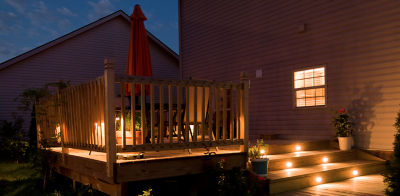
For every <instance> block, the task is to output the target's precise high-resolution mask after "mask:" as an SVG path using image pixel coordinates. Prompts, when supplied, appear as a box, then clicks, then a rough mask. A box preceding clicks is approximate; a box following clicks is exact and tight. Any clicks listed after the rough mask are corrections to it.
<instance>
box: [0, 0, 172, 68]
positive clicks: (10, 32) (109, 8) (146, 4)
mask: <svg viewBox="0 0 400 196" xmlns="http://www.w3.org/2000/svg"><path fill="white" fill-rule="evenodd" d="M135 4H139V5H140V6H141V8H142V10H143V12H144V13H145V15H146V17H147V21H146V22H145V26H146V28H147V30H148V31H150V32H151V33H152V34H154V35H155V36H156V37H157V38H158V39H160V40H161V41H163V42H164V43H165V44H166V45H168V46H169V47H170V48H171V49H172V50H174V51H175V52H177V53H178V51H179V43H178V2H177V0H129V1H128V0H89V1H83V0H82V1H81V0H79V1H78V0H62V1H61V0H43V1H36V0H0V63H1V62H4V61H6V60H8V59H10V58H13V57H15V56H17V55H19V54H22V53H24V52H26V51H29V50H31V49H33V48H35V47H37V46H40V45H43V44H45V43H47V42H49V41H52V40H54V39H56V38H58V37H60V36H62V35H65V34H67V33H69V32H71V31H74V30H76V29H78V28H80V27H82V26H85V25H87V24H89V23H91V22H93V21H96V20H97V19H99V18H102V17H104V16H107V15H108V14H111V13H113V12H115V11H118V10H123V11H124V12H125V13H127V14H128V15H131V14H132V11H133V7H134V5H135Z"/></svg>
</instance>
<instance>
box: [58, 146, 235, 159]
mask: <svg viewBox="0 0 400 196" xmlns="http://www.w3.org/2000/svg"><path fill="white" fill-rule="evenodd" d="M51 150H52V151H54V152H58V153H61V147H54V148H51ZM68 151H69V152H68V155H72V156H79V157H83V158H88V159H94V160H97V161H102V162H106V153H104V152H95V151H92V152H90V151H88V150H80V149H71V148H70V149H69V150H68ZM89 152H90V153H89ZM208 152H212V153H215V154H218V155H219V154H233V153H239V152H240V147H239V146H227V147H219V149H218V150H217V149H216V148H209V151H207V150H206V149H203V148H201V149H192V151H191V153H189V151H188V150H165V151H158V152H157V151H148V152H144V158H141V159H130V160H124V159H118V160H117V163H128V162H140V161H149V160H160V159H174V158H183V157H198V156H208V154H206V153H208ZM118 154H120V155H128V156H129V155H134V154H138V152H132V153H129V152H125V153H118Z"/></svg>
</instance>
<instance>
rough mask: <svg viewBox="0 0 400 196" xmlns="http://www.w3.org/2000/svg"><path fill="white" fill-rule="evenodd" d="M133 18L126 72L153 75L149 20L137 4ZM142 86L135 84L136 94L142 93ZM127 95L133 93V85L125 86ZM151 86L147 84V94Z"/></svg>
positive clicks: (136, 74) (131, 17) (128, 73)
mask: <svg viewBox="0 0 400 196" xmlns="http://www.w3.org/2000/svg"><path fill="white" fill-rule="evenodd" d="M130 19H131V35H130V41H129V54H128V62H127V65H126V74H127V75H133V76H153V72H152V69H151V59H150V50H149V42H148V38H147V32H146V29H145V27H144V21H145V20H147V18H146V16H144V14H143V12H142V10H141V9H140V6H139V5H135V9H134V10H133V13H132V15H131V16H130ZM140 90H141V89H140V86H139V85H136V86H135V95H140ZM125 92H126V95H127V96H129V95H130V93H131V85H130V84H127V85H126V86H125ZM149 93H150V91H149V86H148V85H146V95H149Z"/></svg>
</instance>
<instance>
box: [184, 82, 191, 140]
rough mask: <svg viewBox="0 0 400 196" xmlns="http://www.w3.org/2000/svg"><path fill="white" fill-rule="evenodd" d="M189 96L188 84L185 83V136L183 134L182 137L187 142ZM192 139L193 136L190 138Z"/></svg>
mask: <svg viewBox="0 0 400 196" xmlns="http://www.w3.org/2000/svg"><path fill="white" fill-rule="evenodd" d="M189 96H190V91H189V85H187V84H186V86H185V98H186V102H185V104H186V109H185V110H186V111H185V112H186V113H185V116H186V122H185V136H184V138H185V142H189V130H190V122H189V117H190V116H189V112H190V111H189V108H190V104H189V103H190V102H189ZM192 139H193V138H192Z"/></svg>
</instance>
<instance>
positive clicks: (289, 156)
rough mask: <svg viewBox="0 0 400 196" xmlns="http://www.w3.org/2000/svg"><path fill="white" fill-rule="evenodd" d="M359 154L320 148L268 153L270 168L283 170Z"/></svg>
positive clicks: (352, 157)
mask: <svg viewBox="0 0 400 196" xmlns="http://www.w3.org/2000/svg"><path fill="white" fill-rule="evenodd" d="M356 156H357V153H356V152H355V151H340V150H319V151H301V152H291V153H285V154H277V155H268V158H269V163H268V170H269V171H275V170H282V169H290V168H296V167H304V166H307V165H318V164H322V163H333V162H343V161H348V160H352V159H354V158H355V157H356Z"/></svg>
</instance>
